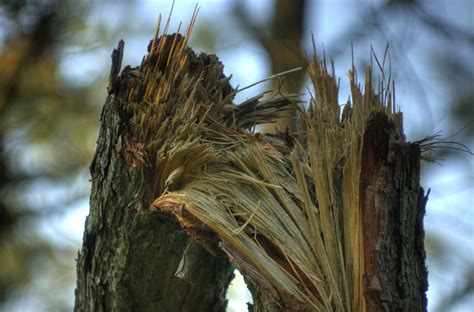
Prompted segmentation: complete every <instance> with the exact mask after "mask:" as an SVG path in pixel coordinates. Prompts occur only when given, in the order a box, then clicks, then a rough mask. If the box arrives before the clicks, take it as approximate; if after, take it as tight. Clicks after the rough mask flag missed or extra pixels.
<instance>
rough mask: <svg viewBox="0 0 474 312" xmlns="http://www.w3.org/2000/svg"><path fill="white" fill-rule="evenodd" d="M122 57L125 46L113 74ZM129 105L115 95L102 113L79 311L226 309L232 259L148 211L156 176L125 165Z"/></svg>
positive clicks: (79, 262) (79, 272)
mask: <svg viewBox="0 0 474 312" xmlns="http://www.w3.org/2000/svg"><path fill="white" fill-rule="evenodd" d="M122 53H123V45H122V46H120V45H119V48H118V49H117V50H116V51H115V53H114V56H115V58H114V56H113V65H112V76H114V75H118V71H119V70H120V63H121V58H122ZM122 105H123V103H120V102H119V101H118V100H117V98H116V96H115V95H114V93H111V94H110V95H109V96H108V97H107V100H106V103H105V106H104V108H103V111H102V115H101V128H100V133H99V138H98V141H97V150H96V154H95V156H94V160H93V162H92V165H91V167H90V170H91V175H92V194H91V200H90V204H91V208H90V214H89V216H88V217H87V220H86V227H85V232H84V242H83V247H82V249H81V251H80V253H79V257H78V260H77V289H76V303H75V311H203V312H204V311H225V308H226V300H225V293H226V289H227V286H228V284H229V283H230V281H231V279H232V276H233V268H232V266H231V264H230V263H229V261H228V260H227V259H226V258H225V257H213V256H212V255H211V254H209V253H208V252H207V251H206V250H204V249H203V248H202V247H201V246H199V245H197V244H196V243H194V242H189V241H188V236H187V234H186V233H185V232H184V231H183V230H181V229H180V227H179V226H178V224H177V223H176V222H175V221H174V220H173V219H170V218H169V217H166V216H164V215H162V214H160V213H157V212H147V213H143V212H140V210H141V208H142V206H143V205H146V200H147V198H148V199H149V198H150V197H151V194H149V191H148V190H149V185H148V182H147V181H148V180H147V178H146V177H148V176H149V174H150V173H149V172H146V171H147V167H144V168H138V169H136V170H134V171H130V170H129V168H127V166H126V165H125V164H124V161H123V154H122V152H121V146H122V145H123V144H124V142H123V137H124V122H125V121H124V120H123V118H122V117H121V113H120V112H119V109H120V107H121V106H122ZM177 275H178V276H180V277H177Z"/></svg>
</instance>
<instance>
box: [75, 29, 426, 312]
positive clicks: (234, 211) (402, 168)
mask: <svg viewBox="0 0 474 312" xmlns="http://www.w3.org/2000/svg"><path fill="white" fill-rule="evenodd" d="M185 38H187V37H185ZM185 38H184V39H183V37H181V36H179V35H174V36H168V35H164V36H162V37H160V38H155V39H154V41H153V42H152V44H150V46H149V54H148V55H147V56H146V57H145V58H144V60H143V62H142V64H141V65H140V66H139V67H137V68H135V69H132V68H130V67H126V68H124V70H123V71H122V72H121V74H120V75H119V72H120V68H121V60H122V55H123V42H122V43H121V44H119V47H118V49H117V50H115V51H114V53H113V55H112V59H113V62H112V70H111V78H110V87H109V96H108V98H107V100H106V103H105V106H104V109H103V112H102V116H101V129H100V133H99V139H98V144H97V151H96V155H95V157H94V160H93V162H92V165H91V168H90V169H91V174H92V195H91V210H90V215H89V216H88V218H87V220H86V229H85V233H84V243H83V247H82V250H81V251H80V253H79V258H78V264H77V275H78V282H77V289H76V306H75V310H76V311H128V310H139V311H224V310H225V306H226V300H225V292H226V289H227V286H228V284H229V282H230V279H231V278H232V270H233V267H232V266H231V264H230V263H229V260H228V259H227V257H229V259H231V260H232V261H233V262H234V263H235V264H236V265H237V266H238V267H239V268H241V269H242V271H243V274H244V277H245V278H246V280H247V283H248V285H249V287H250V290H251V292H252V295H253V298H254V304H253V305H251V311H253V312H274V311H300V312H302V311H313V310H322V311H333V310H344V311H426V306H427V303H426V295H425V292H426V288H427V273H426V268H425V265H424V259H425V254H424V246H423V236H424V232H423V221H422V219H423V216H424V212H425V204H426V200H427V198H426V197H425V196H424V192H423V189H422V188H421V187H420V185H419V162H420V149H419V146H418V145H416V144H410V143H406V142H405V140H404V137H403V133H402V128H401V120H400V119H401V118H400V114H399V113H396V112H394V111H392V110H391V109H390V107H391V106H390V102H388V104H387V102H385V100H383V101H382V100H381V98H384V97H385V95H386V94H385V93H382V94H381V95H377V94H374V93H373V92H372V88H371V86H372V85H371V75H370V69H369V70H368V72H367V76H366V77H367V78H366V79H367V80H366V89H365V93H364V94H362V93H361V91H360V88H359V87H357V86H358V84H357V82H356V81H355V80H353V81H351V84H352V87H353V99H354V105H353V106H352V108H351V107H350V105H349V104H348V106H347V107H348V109H347V111H346V112H345V113H343V118H342V120H341V119H340V117H339V116H340V114H339V103H338V101H337V99H338V97H337V85H338V83H337V80H336V78H335V77H334V73H330V72H329V71H328V68H327V67H326V63H325V61H320V60H317V59H316V58H315V59H314V60H313V62H312V63H311V64H310V67H309V68H310V74H311V78H312V80H313V84H314V87H315V90H317V92H316V93H315V95H316V99H315V102H314V103H313V104H312V105H311V107H310V109H309V112H308V113H307V114H306V115H304V116H303V117H302V118H301V120H300V121H301V123H302V125H303V126H304V127H303V128H304V131H305V135H306V137H304V136H301V138H292V137H291V136H289V134H288V133H286V134H279V135H274V136H262V135H260V134H253V133H251V132H249V131H248V130H247V129H248V128H251V127H253V126H254V125H255V124H258V123H262V122H266V121H268V120H269V119H272V118H277V117H278V116H279V115H278V113H279V112H281V111H285V110H287V109H288V108H289V107H290V106H289V104H291V103H292V101H291V100H289V99H286V98H283V99H277V100H271V101H267V102H262V103H260V102H259V100H258V99H257V100H256V101H254V100H250V102H246V103H244V104H243V105H241V106H237V105H235V104H233V103H232V102H231V96H232V95H233V92H232V88H231V87H230V86H229V85H228V81H227V80H226V78H225V76H223V74H222V67H223V66H222V64H220V63H219V62H218V60H217V58H216V57H214V56H208V55H205V54H201V55H199V56H196V54H195V53H194V52H193V51H192V50H191V49H188V48H186V47H185V45H186V42H187V39H185ZM353 76H354V73H352V74H351V77H353ZM297 140H300V141H299V142H298V141H297ZM348 142H349V143H350V144H347V143H348ZM335 145H340V146H335ZM304 149H305V150H304ZM305 153H307V155H309V157H308V156H307V155H306V154H305ZM239 157H240V158H239ZM239 170H240V171H239ZM163 171H164V172H163ZM354 185H357V188H354ZM349 192H350V193H349ZM329 193H330V194H329ZM347 194H350V195H351V196H348V195H347ZM244 199H245V201H244ZM270 203H271V204H270ZM354 203H357V204H358V206H357V205H355V204H354ZM260 204H261V206H262V207H261V208H260V209H258V208H259V206H260ZM239 209H240V210H239ZM354 210H355V212H354ZM157 211H160V212H165V213H167V214H169V215H174V216H175V217H176V218H177V219H178V220H179V222H180V225H181V227H183V228H184V229H186V231H187V232H184V231H183V230H181V229H180V227H179V226H178V224H177V223H176V222H174V221H173V220H172V219H170V218H169V217H167V216H166V215H163V214H161V213H160V212H157ZM249 211H250V212H252V213H249ZM252 218H253V220H252ZM252 222H254V223H252ZM257 224H258V228H257ZM187 234H189V235H190V236H191V237H192V238H193V239H194V240H195V241H197V242H199V243H200V244H201V245H203V246H205V247H206V249H207V250H209V251H211V252H212V253H213V255H211V254H210V253H208V251H207V250H204V249H203V248H202V247H201V246H200V245H197V244H196V243H195V242H193V241H190V240H188V238H187V237H188V236H187ZM296 238H297V239H296ZM310 240H314V241H310ZM220 250H223V251H224V252H225V255H227V257H226V256H224V253H223V252H220ZM302 255H303V259H302V258H301V256H302ZM309 260H311V261H309Z"/></svg>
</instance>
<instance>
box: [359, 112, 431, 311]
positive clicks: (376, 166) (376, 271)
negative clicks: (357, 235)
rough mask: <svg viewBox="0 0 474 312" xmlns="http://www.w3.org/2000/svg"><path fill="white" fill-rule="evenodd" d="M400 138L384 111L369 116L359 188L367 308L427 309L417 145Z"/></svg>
mask: <svg viewBox="0 0 474 312" xmlns="http://www.w3.org/2000/svg"><path fill="white" fill-rule="evenodd" d="M400 141H401V140H400V137H398V134H396V132H395V131H394V125H393V124H391V123H390V122H389V121H388V119H387V118H386V116H385V115H384V114H382V113H378V114H376V115H375V116H373V118H372V119H370V120H369V123H368V125H367V128H366V133H365V137H364V145H363V146H364V148H363V152H362V172H361V189H360V196H361V201H360V203H361V211H362V215H363V228H364V230H363V232H364V234H363V235H364V239H363V241H364V267H365V271H364V289H365V301H366V310H367V311H426V309H427V299H426V290H427V288H428V284H427V281H428V276H427V274H428V273H427V271H426V267H425V251H424V243H423V239H424V230H423V216H424V214H425V205H426V201H427V196H426V197H425V196H424V192H423V188H421V187H420V184H419V181H420V176H419V175H420V148H419V146H418V145H416V144H409V143H408V144H407V143H401V142H400Z"/></svg>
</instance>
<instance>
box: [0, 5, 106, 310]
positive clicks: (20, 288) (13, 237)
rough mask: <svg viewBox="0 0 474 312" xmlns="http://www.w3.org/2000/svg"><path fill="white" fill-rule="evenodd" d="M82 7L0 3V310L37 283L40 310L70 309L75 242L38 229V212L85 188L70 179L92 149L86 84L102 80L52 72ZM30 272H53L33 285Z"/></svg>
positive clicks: (55, 209)
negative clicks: (63, 290)
mask: <svg viewBox="0 0 474 312" xmlns="http://www.w3.org/2000/svg"><path fill="white" fill-rule="evenodd" d="M87 11H88V7H87V6H86V5H83V4H80V3H77V2H75V1H59V0H58V1H56V0H48V1H3V2H2V3H1V4H0V19H1V24H2V26H1V27H2V38H1V50H0V68H1V71H0V306H1V304H2V303H4V304H8V302H9V301H11V300H12V298H13V299H14V298H18V297H21V296H22V295H21V294H22V293H24V292H27V291H29V289H30V288H31V287H32V285H34V284H37V283H42V284H43V285H42V286H43V287H41V288H40V287H33V288H34V289H32V290H33V291H37V292H39V294H40V295H41V297H42V301H43V302H42V304H41V306H43V307H46V308H50V309H64V308H66V307H70V306H71V302H68V301H69V300H70V299H69V298H68V297H67V296H65V294H64V293H59V294H58V290H59V289H61V288H62V287H63V286H64V285H66V286H68V287H69V288H72V287H71V286H70V285H72V283H73V280H74V274H73V266H74V264H73V263H69V262H70V259H71V255H72V254H73V253H75V248H76V247H75V246H71V245H67V244H64V243H63V244H57V243H55V242H53V241H50V240H48V239H46V238H45V237H44V236H43V235H41V234H40V233H39V232H40V228H41V223H42V222H45V220H47V218H49V217H51V216H52V215H54V214H59V213H63V212H64V209H65V207H67V206H68V205H70V204H71V203H74V201H76V200H77V199H80V198H83V197H84V196H87V193H88V190H86V189H84V188H82V189H81V188H79V189H78V188H75V187H74V185H75V181H77V179H80V178H81V176H84V172H85V168H86V166H87V164H88V163H89V161H90V157H91V154H92V151H93V147H94V146H93V140H94V139H92V138H93V137H94V136H95V133H96V128H97V125H96V120H97V117H96V116H97V114H98V106H96V105H95V104H93V103H94V101H93V93H94V90H95V89H94V87H93V86H95V87H96V88H100V86H101V84H100V81H99V82H96V81H94V84H91V85H81V84H75V83H74V82H72V81H67V80H66V79H65V77H64V75H63V73H62V70H63V71H64V70H66V71H67V70H68V69H61V68H60V66H61V58H62V57H63V55H64V53H67V49H68V48H69V47H71V46H74V45H75V44H76V43H75V42H74V41H75V40H77V37H78V36H77V35H78V34H79V33H80V32H81V31H83V30H84V29H85V27H86V25H85V24H84V15H85V14H87ZM58 189H63V190H64V191H60V192H59V191H58ZM58 193H60V194H58ZM66 259H67V260H66ZM38 270H43V271H44V272H49V274H50V276H52V277H53V276H54V278H51V279H50V280H49V281H42V282H41V281H39V279H38V276H37V272H38ZM48 283H53V285H48ZM55 283H57V284H58V285H59V286H55V285H54V284H55ZM50 286H52V287H50ZM41 289H43V290H41ZM47 289H50V290H53V291H47ZM5 308H6V309H7V308H8V305H7V306H6V307H5Z"/></svg>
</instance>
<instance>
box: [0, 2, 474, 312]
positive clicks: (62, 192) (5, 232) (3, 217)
mask: <svg viewBox="0 0 474 312" xmlns="http://www.w3.org/2000/svg"><path fill="white" fill-rule="evenodd" d="M194 5H195V3H192V2H191V1H182V0H178V1H177V2H176V4H175V12H174V14H173V20H174V22H173V23H172V26H173V27H172V29H176V26H177V23H178V22H179V21H180V20H181V21H184V22H187V21H188V20H189V18H190V16H191V14H192V11H193V9H194ZM199 5H200V7H201V13H200V15H199V18H198V22H197V25H196V29H195V32H194V35H193V38H192V41H191V45H192V46H193V47H195V48H198V49H201V50H204V51H209V52H212V53H216V54H217V55H218V56H219V57H220V58H221V59H222V61H223V63H224V64H225V66H226V73H227V74H234V78H233V80H232V81H233V84H234V86H237V85H241V86H244V85H247V84H250V83H252V82H255V81H257V80H259V79H262V78H265V77H267V76H269V75H271V74H272V73H277V72H281V71H284V70H287V69H290V68H294V67H297V66H301V65H304V63H305V58H306V57H307V53H308V52H309V53H311V51H312V47H311V44H312V43H311V33H313V34H314V37H315V39H316V43H317V45H318V47H321V44H323V45H324V49H325V52H326V55H327V56H328V57H330V58H333V59H334V61H335V63H336V70H337V72H338V73H339V75H341V76H342V77H343V78H345V77H344V74H345V73H346V71H347V69H349V68H350V64H351V54H350V48H351V44H352V45H353V46H354V51H355V56H356V60H355V61H356V63H357V64H362V65H363V64H368V62H369V61H370V53H369V52H370V49H369V48H370V46H371V45H372V46H373V49H374V50H375V51H376V52H377V54H378V55H379V56H380V55H383V51H384V47H385V45H386V44H387V43H389V44H390V51H391V72H392V76H393V79H394V80H395V81H396V83H397V98H398V104H399V105H401V108H402V111H404V114H405V127H406V132H407V136H408V138H409V140H411V141H415V140H418V139H421V138H423V137H424V136H426V135H430V134H434V133H437V132H439V131H442V134H443V135H444V136H445V137H449V136H450V135H451V134H453V133H456V132H458V130H460V129H463V131H461V132H459V133H457V134H456V135H455V136H454V137H451V138H450V140H454V141H457V142H460V143H462V144H465V145H467V146H470V147H472V146H473V134H474V127H473V124H472V122H473V120H474V103H473V99H474V63H473V62H472V60H473V58H474V53H473V51H474V50H473V47H474V16H473V14H474V2H472V1H470V0H453V1H448V0H445V1H421V0H404V1H391V0H380V1H363V2H357V1H349V0H347V1H329V0H327V1H323V0H294V1H289V0H273V1H272V0H265V1H253V2H252V1H250V0H247V1H238V0H233V1H232V0H228V1H224V0H221V1H217V0H215V1H200V2H199ZM170 7H171V2H170V1H156V2H153V1H138V0H135V1H105V0H104V1H94V2H93V1H73V0H3V1H0V310H2V311H61V310H65V311H67V310H71V309H72V305H73V296H74V294H73V291H74V287H75V285H74V283H75V261H74V259H75V256H76V254H77V250H78V248H79V246H80V244H81V243H82V241H81V240H82V234H81V233H82V229H83V226H84V218H85V215H86V214H87V213H88V194H89V189H90V184H89V172H88V165H89V163H90V160H91V159H92V154H93V152H94V148H95V140H96V136H97V130H98V126H99V123H98V121H99V115H100V110H101V106H102V104H103V103H104V100H105V96H106V83H107V76H108V71H109V66H110V52H111V51H112V49H113V47H114V46H115V45H116V42H117V41H118V40H119V39H121V38H123V39H125V41H126V44H127V45H126V49H125V59H124V63H125V64H131V65H135V64H138V63H139V61H140V59H141V56H142V55H143V54H144V53H145V51H146V50H145V49H146V46H147V44H148V40H149V39H150V38H151V37H152V35H153V30H154V24H155V22H156V18H157V16H158V14H159V13H163V14H164V15H165V16H166V15H167V13H168V12H169V9H170ZM366 51H367V53H365V52H366ZM361 68H363V67H361ZM305 79H306V78H305V74H304V72H300V73H295V74H292V75H290V76H288V77H287V78H285V84H284V86H285V89H284V91H288V92H306V89H305V82H306V80H305ZM277 82H278V81H277ZM272 87H273V88H276V87H278V86H277V85H273V86H272V85H268V84H262V85H260V86H258V87H256V89H257V91H255V89H254V90H251V91H250V93H247V95H248V96H250V95H251V93H252V92H258V91H261V90H259V89H264V88H272ZM348 91H349V90H348V88H347V86H344V85H343V84H341V95H342V97H341V103H344V102H345V100H346V99H347V98H346V96H347V94H348V93H349V92H348ZM245 94H246V93H243V94H242V95H241V96H242V97H245V96H246V95H245ZM287 125H288V126H290V127H291V124H287ZM272 127H273V126H271V127H270V128H269V130H272ZM436 152H437V157H439V158H444V159H445V160H443V161H442V162H441V164H442V165H443V166H439V165H436V164H427V163H424V164H423V168H422V171H423V172H422V173H423V185H424V186H425V187H427V188H428V187H429V188H432V192H431V200H430V202H429V203H428V213H427V217H426V229H427V240H426V243H427V252H428V265H429V271H430V287H431V288H430V291H429V306H430V308H429V309H430V311H463V309H466V311H467V309H468V307H469V306H471V307H472V306H474V250H473V248H474V243H473V242H474V233H473V231H474V220H473V210H472V208H473V189H474V186H473V180H474V172H473V157H471V156H469V155H467V154H466V153H459V152H457V151H455V150H452V149H437V150H436ZM242 287H243V286H242V284H240V286H233V288H232V289H231V291H230V293H229V295H232V294H233V293H238V292H241V290H239V288H242ZM241 300H244V301H245V300H247V299H241ZM244 307H245V304H243V305H240V306H239V305H235V304H234V303H231V305H230V306H229V310H233V311H240V310H239V309H243V308H244Z"/></svg>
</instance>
